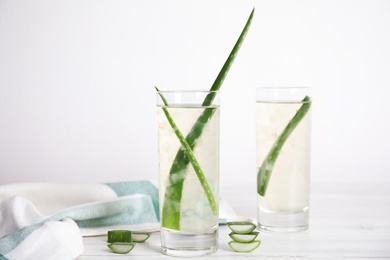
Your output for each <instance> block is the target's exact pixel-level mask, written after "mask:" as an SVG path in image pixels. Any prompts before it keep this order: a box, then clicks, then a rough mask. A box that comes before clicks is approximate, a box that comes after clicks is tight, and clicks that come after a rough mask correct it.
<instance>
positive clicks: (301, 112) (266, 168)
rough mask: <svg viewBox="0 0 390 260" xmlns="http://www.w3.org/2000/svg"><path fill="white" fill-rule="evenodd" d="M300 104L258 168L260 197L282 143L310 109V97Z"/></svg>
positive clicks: (263, 194) (264, 191) (265, 188)
mask: <svg viewBox="0 0 390 260" xmlns="http://www.w3.org/2000/svg"><path fill="white" fill-rule="evenodd" d="M302 103H303V104H302V106H301V107H300V108H299V109H298V110H297V112H296V113H295V115H294V117H293V118H292V119H291V120H290V121H289V122H288V124H287V125H286V127H285V128H284V129H283V131H282V133H281V134H280V135H279V137H278V138H277V139H276V140H275V143H274V144H273V146H272V148H271V150H270V151H269V153H268V155H267V157H266V158H265V159H264V161H263V163H262V164H261V166H260V168H259V171H258V173H257V193H258V194H259V195H261V196H265V193H266V191H267V187H268V183H269V180H270V178H271V173H272V170H273V168H274V165H275V163H276V160H277V158H278V156H279V153H280V151H281V149H282V147H283V145H284V143H285V142H286V140H287V139H288V137H289V136H290V134H291V133H292V132H293V131H294V129H295V128H296V127H297V125H298V124H299V122H301V121H302V119H303V118H304V117H305V115H306V114H307V112H308V111H309V109H310V106H311V100H310V97H308V96H306V97H305V98H304V99H303V100H302Z"/></svg>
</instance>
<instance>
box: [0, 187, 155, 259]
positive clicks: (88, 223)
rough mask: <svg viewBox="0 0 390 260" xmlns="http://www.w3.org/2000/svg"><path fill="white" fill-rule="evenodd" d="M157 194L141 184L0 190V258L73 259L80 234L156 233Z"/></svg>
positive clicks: (80, 246) (79, 245)
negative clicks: (112, 232)
mask: <svg viewBox="0 0 390 260" xmlns="http://www.w3.org/2000/svg"><path fill="white" fill-rule="evenodd" d="M18 194H22V195H23V197H22V196H20V195H18ZM157 196H158V192H157V189H156V188H155V187H154V186H153V185H152V184H151V183H149V182H145V181H140V182H126V183H111V184H96V185H95V184H93V185H91V184H87V185H85V186H82V185H63V184H42V183H40V184H37V183H35V184H34V183H31V184H12V185H5V186H0V260H6V259H10V260H12V259H17V260H23V259H30V260H31V259H39V260H41V259H49V260H50V259H53V260H54V259H56V260H58V259H60V260H61V259H64V260H68V259H75V258H76V257H78V256H79V255H80V254H81V253H82V252H83V242H82V235H85V236H86V235H101V234H106V233H107V231H108V230H110V229H119V228H121V229H122V228H127V229H131V230H140V229H147V230H153V229H158V226H159V225H158V212H157V211H158V210H157V208H158V205H156V202H157V201H158V197H157ZM31 201H34V202H35V203H33V202H31ZM54 210H59V211H57V212H54ZM42 212H44V213H45V214H43V213H42ZM46 214H48V215H46Z"/></svg>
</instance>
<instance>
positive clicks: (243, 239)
mask: <svg viewBox="0 0 390 260" xmlns="http://www.w3.org/2000/svg"><path fill="white" fill-rule="evenodd" d="M258 235H259V232H257V231H254V232H250V233H248V234H237V233H234V232H231V233H230V234H229V236H230V237H231V239H233V240H234V241H236V242H240V243H249V242H252V241H253V240H255V239H256V238H257V236H258Z"/></svg>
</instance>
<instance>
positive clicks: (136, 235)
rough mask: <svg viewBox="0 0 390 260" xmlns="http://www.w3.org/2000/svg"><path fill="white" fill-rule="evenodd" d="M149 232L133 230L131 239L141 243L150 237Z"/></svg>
mask: <svg viewBox="0 0 390 260" xmlns="http://www.w3.org/2000/svg"><path fill="white" fill-rule="evenodd" d="M150 234H151V233H150V232H139V231H133V233H132V239H133V242H135V243H142V242H145V241H146V240H147V239H148V238H149V237H150Z"/></svg>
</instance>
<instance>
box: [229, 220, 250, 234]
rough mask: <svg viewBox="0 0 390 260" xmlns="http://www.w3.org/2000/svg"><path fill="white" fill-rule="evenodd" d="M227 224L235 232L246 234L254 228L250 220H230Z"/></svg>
mask: <svg viewBox="0 0 390 260" xmlns="http://www.w3.org/2000/svg"><path fill="white" fill-rule="evenodd" d="M227 226H228V227H229V228H230V230H231V231H233V232H234V233H236V234H248V233H251V232H252V231H253V230H255V228H256V225H255V224H253V223H252V222H250V221H230V222H227Z"/></svg>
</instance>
